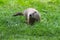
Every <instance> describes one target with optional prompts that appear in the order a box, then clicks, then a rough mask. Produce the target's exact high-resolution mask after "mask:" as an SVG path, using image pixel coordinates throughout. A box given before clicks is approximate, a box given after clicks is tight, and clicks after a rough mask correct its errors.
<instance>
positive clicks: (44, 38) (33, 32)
mask: <svg viewBox="0 0 60 40" xmlns="http://www.w3.org/2000/svg"><path fill="white" fill-rule="evenodd" d="M30 7H32V8H35V9H37V10H38V11H39V12H40V13H41V22H40V23H39V22H38V23H35V24H34V25H33V26H31V25H27V24H26V23H24V20H25V18H24V16H17V17H14V16H12V15H13V14H15V13H17V12H21V11H23V10H24V9H26V8H30ZM0 40H60V0H0Z"/></svg>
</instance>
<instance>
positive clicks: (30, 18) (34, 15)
mask: <svg viewBox="0 0 60 40" xmlns="http://www.w3.org/2000/svg"><path fill="white" fill-rule="evenodd" d="M17 14H18V15H19V14H20V15H21V13H17ZM17 14H16V16H17ZM22 15H24V16H25V18H26V22H27V24H34V22H36V21H40V13H39V12H38V11H37V10H36V9H34V8H28V9H26V10H24V11H23V13H22Z"/></svg>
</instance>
